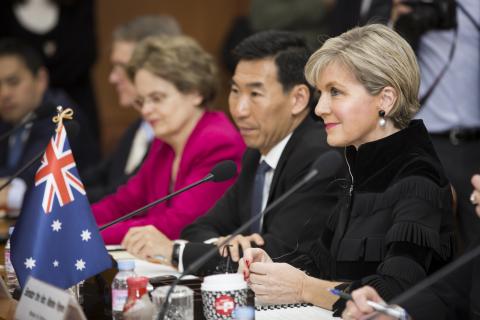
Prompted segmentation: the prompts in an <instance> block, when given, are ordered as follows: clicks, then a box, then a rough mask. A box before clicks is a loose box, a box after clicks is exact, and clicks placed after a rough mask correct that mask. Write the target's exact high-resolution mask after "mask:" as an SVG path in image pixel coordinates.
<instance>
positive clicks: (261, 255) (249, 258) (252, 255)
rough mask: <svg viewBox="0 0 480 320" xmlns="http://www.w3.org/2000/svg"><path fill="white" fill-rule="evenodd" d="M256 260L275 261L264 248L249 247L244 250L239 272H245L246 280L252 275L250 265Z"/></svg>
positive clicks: (239, 263) (239, 262)
mask: <svg viewBox="0 0 480 320" xmlns="http://www.w3.org/2000/svg"><path fill="white" fill-rule="evenodd" d="M254 262H273V261H272V259H271V258H270V256H269V255H268V254H267V253H266V252H265V251H264V250H262V249H259V248H249V249H247V250H245V251H244V252H243V258H242V259H240V261H238V273H243V277H244V278H245V280H247V279H248V277H249V276H250V270H249V269H250V266H251V265H252V263H254Z"/></svg>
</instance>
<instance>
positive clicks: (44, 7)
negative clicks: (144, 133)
mask: <svg viewBox="0 0 480 320" xmlns="http://www.w3.org/2000/svg"><path fill="white" fill-rule="evenodd" d="M95 2H96V1H95V0H4V1H0V38H9V37H14V38H19V39H23V40H24V41H26V42H27V43H29V45H31V46H32V47H33V48H35V49H36V50H37V51H38V52H39V53H40V54H41V55H42V58H43V61H44V64H45V67H46V68H47V70H48V72H49V75H50V76H49V78H50V81H49V83H50V84H49V85H50V87H51V88H52V89H60V90H63V91H64V92H66V93H67V94H68V95H69V97H71V99H72V100H73V102H74V103H75V104H76V105H77V106H78V108H79V109H80V110H82V112H83V114H84V115H85V116H84V117H83V118H84V119H82V120H81V121H82V122H81V123H80V124H81V126H82V127H86V126H88V127H89V128H90V129H91V130H92V136H93V137H94V138H95V139H94V141H91V144H90V150H91V151H92V152H93V151H94V152H99V151H98V150H99V141H100V139H99V136H100V128H99V122H98V110H97V102H96V97H95V91H94V88H93V84H92V70H93V66H94V64H95V61H96V58H97V43H96V42H97V39H96V36H97V35H96V23H95V16H96V14H95Z"/></svg>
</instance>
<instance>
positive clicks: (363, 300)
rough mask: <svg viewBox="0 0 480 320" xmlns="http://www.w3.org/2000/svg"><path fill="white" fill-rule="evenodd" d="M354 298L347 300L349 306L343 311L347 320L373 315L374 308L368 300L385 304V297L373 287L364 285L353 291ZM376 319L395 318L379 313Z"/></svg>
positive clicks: (357, 319) (358, 319) (343, 317)
mask: <svg viewBox="0 0 480 320" xmlns="http://www.w3.org/2000/svg"><path fill="white" fill-rule="evenodd" d="M352 300H353V301H347V307H346V308H345V310H344V311H343V313H342V319H345V320H361V319H365V318H367V317H368V316H373V313H374V310H373V308H372V307H370V306H369V305H368V304H367V301H368V300H370V301H374V302H377V303H381V304H384V303H385V302H384V301H383V299H382V298H381V297H380V296H379V295H378V293H377V291H375V289H373V288H372V287H368V286H365V287H362V288H360V289H358V290H355V291H353V292H352ZM375 319H378V320H391V319H392V320H393V318H391V317H389V316H386V315H383V314H378V315H377V316H375Z"/></svg>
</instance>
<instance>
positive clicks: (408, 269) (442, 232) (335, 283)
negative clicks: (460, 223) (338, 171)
mask: <svg viewBox="0 0 480 320" xmlns="http://www.w3.org/2000/svg"><path fill="white" fill-rule="evenodd" d="M305 73H306V76H307V80H308V81H309V82H310V83H312V84H314V85H315V86H316V88H317V89H318V92H319V93H320V99H319V101H318V104H317V106H316V108H315V113H316V114H317V115H318V116H320V117H321V118H322V119H323V121H324V122H325V129H326V131H327V142H328V144H329V145H331V146H334V147H345V158H346V161H347V164H348V167H349V173H350V174H349V177H348V179H347V181H348V184H347V186H346V188H345V197H344V199H343V201H342V202H341V203H340V205H339V206H338V208H337V210H335V211H334V212H333V213H332V214H331V216H330V218H329V222H328V226H327V228H326V229H325V230H321V231H318V232H319V239H318V241H317V242H316V243H315V244H314V245H313V246H312V247H311V249H310V250H309V251H307V252H304V256H303V257H302V259H296V261H303V264H302V265H303V266H305V265H308V264H305V261H306V258H307V261H308V260H310V261H311V262H313V265H314V266H315V267H314V268H311V270H309V273H310V275H307V274H306V273H305V272H303V271H300V270H299V269H297V268H295V267H294V266H292V265H290V264H287V263H272V260H271V259H270V257H268V255H267V254H266V253H265V252H264V251H262V250H261V249H250V250H247V251H246V252H245V254H244V257H243V259H242V261H241V262H240V271H241V272H244V275H245V277H246V278H248V280H249V283H250V287H251V288H252V289H253V291H255V294H256V296H257V298H258V299H259V300H261V301H265V302H271V303H292V302H308V303H312V304H315V305H318V306H321V307H324V308H328V309H333V310H335V311H337V314H339V312H341V311H342V310H343V309H344V303H343V301H337V297H336V296H333V295H332V294H330V293H329V292H328V290H327V289H328V288H332V287H337V288H338V289H341V290H344V291H346V292H350V291H351V290H353V289H355V288H358V287H361V286H363V285H370V286H372V287H374V288H376V289H377V291H378V292H379V293H380V295H381V296H382V297H383V298H384V299H386V300H388V299H390V298H392V297H393V296H395V295H396V294H398V293H400V292H402V291H403V290H405V289H407V288H408V287H410V286H411V285H412V284H414V283H416V282H417V281H419V280H421V279H423V278H425V277H426V276H427V275H428V274H429V273H431V272H432V271H433V270H436V269H437V268H438V267H439V266H442V265H444V264H445V263H446V262H448V261H449V260H450V259H451V258H452V254H453V252H452V251H453V245H452V242H453V240H452V237H453V234H452V224H453V221H452V219H453V214H452V205H451V201H452V200H451V189H450V185H449V182H448V181H447V179H446V177H445V174H444V172H443V169H442V166H441V164H440V161H439V160H438V158H437V156H436V154H435V151H434V149H433V146H432V144H431V142H430V139H429V137H428V134H427V131H426V129H425V127H424V125H423V122H422V121H421V120H413V121H412V120H411V119H412V117H413V116H414V114H415V113H416V112H417V111H418V108H419V104H418V100H417V97H418V88H419V82H420V80H419V71H418V66H417V62H416V60H415V56H414V53H413V51H412V49H411V48H410V46H409V45H408V44H407V43H406V42H405V41H404V40H403V39H402V38H401V37H400V36H399V35H398V34H397V33H395V32H394V31H392V30H390V29H388V28H387V27H385V26H383V25H377V24H374V25H369V26H365V27H361V28H355V29H352V30H350V31H348V32H346V33H344V34H342V35H340V36H338V37H336V38H332V39H329V40H327V41H326V42H325V44H324V45H323V46H322V47H321V48H320V49H319V50H317V51H316V52H315V53H314V54H313V55H312V56H311V57H310V59H309V62H308V63H307V65H306V68H305ZM302 265H300V267H302ZM312 275H314V276H315V277H314V276H312Z"/></svg>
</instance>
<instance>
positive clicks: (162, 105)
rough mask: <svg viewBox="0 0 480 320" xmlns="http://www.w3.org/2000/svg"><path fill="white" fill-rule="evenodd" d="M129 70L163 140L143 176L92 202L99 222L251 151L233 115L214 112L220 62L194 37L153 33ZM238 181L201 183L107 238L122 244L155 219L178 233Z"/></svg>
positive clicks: (141, 106)
mask: <svg viewBox="0 0 480 320" xmlns="http://www.w3.org/2000/svg"><path fill="white" fill-rule="evenodd" d="M127 70H128V75H129V77H130V79H131V80H132V81H133V82H134V84H135V89H136V92H137V98H136V99H135V101H134V106H135V107H136V108H137V109H138V110H139V111H140V112H141V113H142V117H143V118H144V119H145V121H147V122H148V123H149V124H150V126H151V127H152V129H153V132H154V135H155V138H156V139H155V140H154V142H153V144H152V146H151V148H150V150H149V153H148V155H147V158H146V160H145V162H144V163H143V164H142V166H141V168H140V169H139V171H138V172H137V174H136V175H135V176H133V177H132V178H131V179H130V180H128V182H127V183H126V184H125V185H123V186H121V187H119V188H118V190H117V192H116V193H114V194H112V195H109V196H107V197H105V198H104V199H102V200H101V201H99V202H97V203H95V204H93V205H92V210H93V214H94V216H95V219H96V220H97V223H98V224H99V225H100V226H101V225H103V224H105V223H107V222H110V221H112V220H114V219H116V218H118V217H120V216H122V215H124V214H126V213H129V212H131V211H133V210H135V209H138V208H140V207H142V206H144V205H146V204H148V203H150V202H152V201H154V200H157V199H159V198H161V197H164V196H166V195H167V194H169V193H171V192H174V191H177V190H179V189H181V188H183V187H185V186H187V185H189V184H191V183H193V182H195V181H197V180H199V179H202V178H204V177H205V176H206V175H207V174H208V173H209V172H210V170H211V169H212V168H213V167H214V166H215V165H216V164H217V163H219V162H221V161H224V160H233V161H235V163H237V164H238V165H239V164H240V160H241V157H242V154H243V152H244V149H245V145H244V143H243V141H242V138H241V136H240V134H239V133H238V131H237V130H236V129H235V127H234V126H233V124H232V123H230V121H229V120H228V119H227V117H226V116H225V115H224V114H223V113H221V112H213V111H209V110H207V107H208V106H209V104H210V103H211V102H212V100H213V98H214V97H215V93H216V80H217V73H216V66H215V63H214V61H213V58H212V57H211V56H210V54H208V53H207V52H205V50H204V49H202V48H201V47H200V46H199V45H198V44H197V42H195V41H194V40H193V39H191V38H189V37H185V36H177V37H167V36H163V37H160V36H156V37H149V38H147V39H145V40H143V41H141V42H140V43H139V44H138V45H137V47H136V48H135V50H134V52H133V56H132V58H131V60H130V62H129V64H128V66H127ZM233 181H234V180H233V179H231V180H229V181H226V182H221V183H206V184H203V185H201V186H198V187H196V188H195V189H191V190H189V191H188V192H185V193H183V194H181V195H178V196H177V197H175V198H173V199H171V200H169V201H167V202H164V203H161V204H159V205H157V206H155V207H152V208H150V209H149V210H148V211H147V212H146V213H145V214H143V215H140V216H137V217H135V218H132V219H129V220H127V221H124V222H121V223H118V224H116V225H114V226H111V227H109V228H108V229H105V230H103V231H102V236H103V238H104V240H105V242H106V243H107V244H119V243H120V242H121V241H122V239H123V238H124V236H125V234H126V233H127V232H128V230H129V229H130V228H131V227H138V226H144V225H153V226H155V227H156V228H157V229H158V230H161V231H162V232H163V233H164V234H165V235H166V236H167V237H169V238H171V239H176V238H178V236H179V235H180V231H181V230H182V229H183V228H184V227H185V226H186V225H188V224H189V223H191V222H193V221H194V220H195V219H196V218H197V217H198V216H200V215H203V214H204V213H205V212H207V211H208V209H210V207H212V206H213V204H214V203H215V202H216V201H217V200H218V198H220V197H221V196H222V194H223V193H224V192H225V191H226V189H227V188H228V187H229V186H230V185H231V184H232V183H233Z"/></svg>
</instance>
